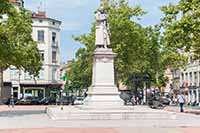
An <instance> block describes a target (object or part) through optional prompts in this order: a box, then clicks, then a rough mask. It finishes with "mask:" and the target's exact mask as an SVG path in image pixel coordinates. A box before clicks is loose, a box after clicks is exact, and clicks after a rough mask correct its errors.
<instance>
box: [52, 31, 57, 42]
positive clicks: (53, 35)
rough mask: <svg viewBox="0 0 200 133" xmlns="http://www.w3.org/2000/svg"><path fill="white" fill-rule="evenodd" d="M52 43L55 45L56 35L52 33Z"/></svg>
mask: <svg viewBox="0 0 200 133" xmlns="http://www.w3.org/2000/svg"><path fill="white" fill-rule="evenodd" d="M52 42H53V43H56V33H55V32H52Z"/></svg>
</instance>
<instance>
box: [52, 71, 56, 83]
mask: <svg viewBox="0 0 200 133" xmlns="http://www.w3.org/2000/svg"><path fill="white" fill-rule="evenodd" d="M52 80H56V69H55V68H53V69H52Z"/></svg>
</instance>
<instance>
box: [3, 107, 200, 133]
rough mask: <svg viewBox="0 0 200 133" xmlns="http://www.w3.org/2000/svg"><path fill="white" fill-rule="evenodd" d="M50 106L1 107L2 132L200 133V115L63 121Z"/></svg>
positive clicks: (182, 114)
mask: <svg viewBox="0 0 200 133" xmlns="http://www.w3.org/2000/svg"><path fill="white" fill-rule="evenodd" d="M45 108H46V106H16V107H15V108H8V107H7V106H0V133H34V132H36V133H64V132H65V133H133V132H134V133H200V128H199V127H200V115H193V114H185V113H178V112H177V119H176V120H159V121H158V120H107V121H103V120H101V121H100V120H99V121H97V120H88V121H84V120H79V121H77V120H74V121H67V120H62V121H61V120H60V121H58V120H57V121H53V120H51V119H50V118H49V117H48V116H47V115H46V114H45Z"/></svg>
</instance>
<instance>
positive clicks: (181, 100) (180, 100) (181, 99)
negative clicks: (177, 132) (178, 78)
mask: <svg viewBox="0 0 200 133" xmlns="http://www.w3.org/2000/svg"><path fill="white" fill-rule="evenodd" d="M177 100H178V103H179V106H180V112H184V109H183V105H184V104H185V96H184V94H183V92H180V94H179V95H177Z"/></svg>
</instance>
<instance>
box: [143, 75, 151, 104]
mask: <svg viewBox="0 0 200 133" xmlns="http://www.w3.org/2000/svg"><path fill="white" fill-rule="evenodd" d="M143 81H144V94H145V96H144V103H146V104H147V101H148V99H147V83H148V82H150V76H149V74H148V73H146V74H145V75H144V77H143Z"/></svg>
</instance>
